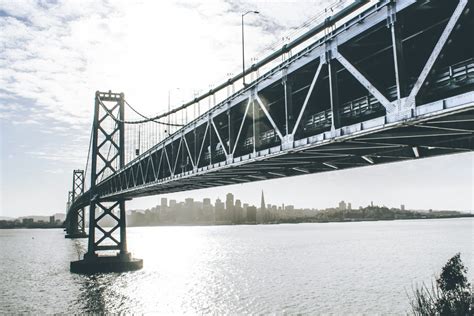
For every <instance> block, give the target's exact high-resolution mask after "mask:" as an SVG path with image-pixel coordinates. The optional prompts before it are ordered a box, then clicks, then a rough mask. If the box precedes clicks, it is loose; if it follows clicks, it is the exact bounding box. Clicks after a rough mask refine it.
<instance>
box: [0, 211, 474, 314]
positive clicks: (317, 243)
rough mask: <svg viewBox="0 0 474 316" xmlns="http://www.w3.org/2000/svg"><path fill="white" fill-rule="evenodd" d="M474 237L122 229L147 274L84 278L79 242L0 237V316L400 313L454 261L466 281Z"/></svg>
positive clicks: (423, 223)
mask: <svg viewBox="0 0 474 316" xmlns="http://www.w3.org/2000/svg"><path fill="white" fill-rule="evenodd" d="M473 233H474V220H472V219H447V220H412V221H387V222H383V221H381V222H359V223H328V224H296V225H258V226H218V227H217V226H215V227H212V226H211V227H144V228H129V229H128V246H129V249H130V250H131V251H132V252H133V254H134V256H136V257H139V258H143V259H144V268H143V270H141V271H136V272H129V273H122V274H102V275H97V276H81V275H73V274H71V273H69V262H70V261H71V260H76V259H78V256H79V253H83V252H84V251H85V249H86V240H85V239H84V240H68V239H65V238H64V233H63V232H62V230H41V229H38V230H0V260H1V261H0V313H12V312H15V313H34V314H44V313H83V312H112V313H114V312H124V313H173V314H184V313H187V314H208V313H209V314H247V313H252V314H266V313H273V314H274V313H277V314H296V313H302V314H324V313H326V314H327V313H332V314H348V313H352V314H405V313H406V312H407V311H408V310H409V299H408V294H410V293H411V290H412V286H413V285H415V284H419V283H421V282H428V283H429V282H431V279H432V277H433V275H435V274H437V273H439V271H440V269H441V267H442V266H443V265H444V264H445V263H446V261H447V260H448V259H449V258H450V257H451V256H453V255H454V254H455V253H456V252H461V257H462V259H463V260H464V262H465V264H466V266H468V267H469V269H470V271H469V278H470V280H472V279H473V277H472V276H473V270H474V249H473V245H474V243H473V242H474V240H473V236H474V234H473Z"/></svg>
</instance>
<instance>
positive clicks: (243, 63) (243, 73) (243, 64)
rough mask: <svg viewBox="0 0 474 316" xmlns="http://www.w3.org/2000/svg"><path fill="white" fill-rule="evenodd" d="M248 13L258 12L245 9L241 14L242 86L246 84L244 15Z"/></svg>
mask: <svg viewBox="0 0 474 316" xmlns="http://www.w3.org/2000/svg"><path fill="white" fill-rule="evenodd" d="M249 13H255V14H259V13H260V12H258V11H247V12H245V13H244V14H242V80H243V83H244V87H245V86H246V84H245V42H244V16H246V15H247V14H249Z"/></svg>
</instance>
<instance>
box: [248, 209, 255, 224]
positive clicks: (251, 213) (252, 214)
mask: <svg viewBox="0 0 474 316" xmlns="http://www.w3.org/2000/svg"><path fill="white" fill-rule="evenodd" d="M247 222H248V223H256V222H257V208H256V207H255V206H249V207H247Z"/></svg>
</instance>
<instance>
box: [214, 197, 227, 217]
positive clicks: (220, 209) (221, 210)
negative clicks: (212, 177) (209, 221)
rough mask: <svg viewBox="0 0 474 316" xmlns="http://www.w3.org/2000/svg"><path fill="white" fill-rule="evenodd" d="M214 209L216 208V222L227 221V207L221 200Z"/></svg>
mask: <svg viewBox="0 0 474 316" xmlns="http://www.w3.org/2000/svg"><path fill="white" fill-rule="evenodd" d="M214 208H215V216H216V222H221V221H224V220H226V216H225V215H226V214H225V205H224V203H223V202H222V201H221V200H220V199H217V200H216V203H215V205H214Z"/></svg>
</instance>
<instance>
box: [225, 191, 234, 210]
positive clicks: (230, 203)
mask: <svg viewBox="0 0 474 316" xmlns="http://www.w3.org/2000/svg"><path fill="white" fill-rule="evenodd" d="M225 208H226V210H227V211H228V212H232V210H233V209H234V195H233V194H232V193H227V195H226V199H225Z"/></svg>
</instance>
